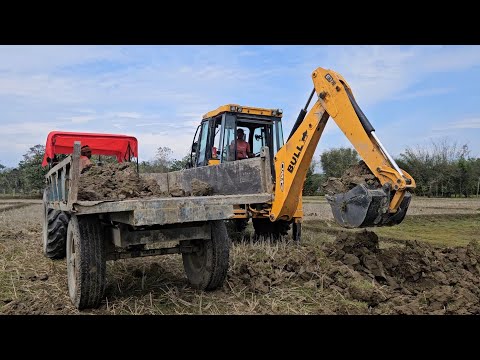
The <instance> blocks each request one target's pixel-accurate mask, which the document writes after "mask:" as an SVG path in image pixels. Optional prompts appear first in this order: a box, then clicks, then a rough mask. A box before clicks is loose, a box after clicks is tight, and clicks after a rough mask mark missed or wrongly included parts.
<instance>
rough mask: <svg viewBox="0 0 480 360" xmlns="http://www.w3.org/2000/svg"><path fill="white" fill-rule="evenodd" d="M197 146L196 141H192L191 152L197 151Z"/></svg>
mask: <svg viewBox="0 0 480 360" xmlns="http://www.w3.org/2000/svg"><path fill="white" fill-rule="evenodd" d="M197 146H198V142H196V141H195V142H194V143H193V145H192V153H196V152H197Z"/></svg>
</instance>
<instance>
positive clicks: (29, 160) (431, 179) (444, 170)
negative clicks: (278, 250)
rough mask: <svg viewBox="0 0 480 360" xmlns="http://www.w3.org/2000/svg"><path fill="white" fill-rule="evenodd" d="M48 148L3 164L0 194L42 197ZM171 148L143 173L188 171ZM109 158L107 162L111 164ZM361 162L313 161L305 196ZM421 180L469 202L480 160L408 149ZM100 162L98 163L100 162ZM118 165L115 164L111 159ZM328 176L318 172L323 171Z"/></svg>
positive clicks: (327, 155) (334, 154) (444, 144)
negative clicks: (16, 164) (14, 163)
mask: <svg viewBox="0 0 480 360" xmlns="http://www.w3.org/2000/svg"><path fill="white" fill-rule="evenodd" d="M44 153H45V146H43V145H35V146H33V147H31V148H29V149H28V151H27V152H26V153H25V154H24V155H23V159H22V160H21V161H20V162H19V164H18V166H17V167H15V168H8V167H5V166H4V165H2V164H1V163H0V194H23V195H38V194H41V193H42V192H43V188H44V176H45V174H46V173H47V171H48V167H45V168H44V167H42V166H41V164H42V160H43V155H44ZM172 154H173V152H172V150H171V149H170V148H168V147H159V148H158V149H157V152H156V154H155V157H154V158H153V159H152V160H149V161H141V162H140V163H139V171H140V172H168V171H175V170H181V169H184V168H185V166H186V164H187V162H188V161H189V155H186V156H184V157H183V158H182V159H175V158H173V156H172ZM105 160H107V161H108V159H103V158H102V161H105ZM359 160H360V157H359V156H358V154H357V152H356V151H355V150H354V149H351V148H345V147H341V148H334V149H330V150H326V151H324V152H323V153H322V154H321V155H320V156H319V158H318V159H313V161H312V164H311V166H310V167H309V169H308V172H307V176H306V179H305V183H304V187H303V195H323V191H322V184H323V183H324V182H325V181H326V180H327V179H328V178H329V177H341V176H342V174H343V172H344V171H345V169H346V168H347V167H349V166H350V165H352V164H355V163H357V162H358V161H359ZM395 160H396V161H397V163H398V165H399V166H400V167H401V168H402V169H404V170H405V171H407V172H408V173H409V174H410V175H411V176H412V177H413V178H414V179H415V181H416V183H417V187H416V189H415V190H414V193H415V194H416V195H420V196H429V197H451V196H455V197H460V196H463V197H469V196H472V195H478V193H479V190H480V158H477V157H472V156H471V155H470V150H469V149H468V146H467V145H462V146H458V144H457V143H452V142H449V141H448V140H446V139H443V140H439V141H436V142H432V143H431V144H430V145H428V146H416V147H408V148H407V149H406V150H405V151H404V152H402V153H401V154H400V155H399V157H398V158H396V159H395ZM94 161H95V159H94ZM110 161H114V159H110ZM318 166H321V168H322V171H321V172H318V171H317V167H318Z"/></svg>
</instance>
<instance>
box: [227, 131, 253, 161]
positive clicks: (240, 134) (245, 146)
mask: <svg viewBox="0 0 480 360" xmlns="http://www.w3.org/2000/svg"><path fill="white" fill-rule="evenodd" d="M244 137H245V132H244V131H243V129H237V160H243V159H248V158H251V157H253V153H252V152H251V151H250V144H249V143H248V141H245V140H244ZM234 146H235V141H232V143H231V144H230V148H231V149H232V152H233V147H234Z"/></svg>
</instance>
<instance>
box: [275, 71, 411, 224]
mask: <svg viewBox="0 0 480 360" xmlns="http://www.w3.org/2000/svg"><path fill="white" fill-rule="evenodd" d="M312 79H313V83H314V91H313V92H312V95H314V93H316V94H317V96H318V99H317V101H316V102H315V104H314V105H313V107H312V109H311V110H310V111H309V112H308V113H306V108H307V106H308V103H307V106H306V107H305V109H304V110H302V111H303V116H302V113H301V115H300V116H299V118H298V119H297V122H296V123H295V125H294V127H293V129H292V133H291V134H290V137H289V139H288V140H287V142H286V144H285V145H284V146H283V147H282V148H281V149H280V150H279V151H278V153H277V154H276V156H275V158H274V166H275V174H276V175H275V176H276V185H275V198H274V201H273V203H272V208H271V211H270V220H271V221H275V220H277V219H282V220H291V219H292V217H293V216H294V213H295V211H296V210H297V205H298V203H299V199H300V198H301V195H302V188H303V183H304V181H305V176H306V173H307V170H308V168H309V166H310V164H311V161H312V157H313V154H314V152H315V149H316V147H317V144H318V141H319V140H320V137H321V135H322V132H323V130H324V128H325V125H326V124H327V121H328V119H329V117H332V118H333V119H334V121H335V123H336V124H337V125H338V126H339V127H340V129H341V130H342V132H343V133H344V134H345V136H346V137H347V138H348V139H349V140H350V142H351V143H352V145H353V146H354V147H355V149H356V150H357V152H358V154H359V155H360V156H361V157H362V159H363V160H364V161H365V163H366V165H367V166H368V168H369V169H370V170H371V171H372V173H373V174H374V175H375V177H377V178H378V179H379V181H380V183H381V184H382V186H383V188H382V189H383V192H382V191H380V190H377V191H376V192H375V191H370V190H368V189H366V188H365V189H364V188H361V189H360V188H358V189H357V190H356V192H352V193H351V194H349V195H348V196H347V195H345V196H343V195H342V196H343V197H337V198H336V199H335V201H337V203H338V204H340V205H338V204H337V205H338V206H337V205H336V206H337V208H338V209H337V208H334V205H333V203H332V202H330V203H331V205H332V208H334V216H335V217H336V220H337V221H339V218H340V217H341V218H342V219H340V222H342V221H343V222H344V223H343V225H345V226H347V227H357V226H360V224H361V226H369V225H384V224H389V221H388V219H389V216H390V217H391V216H393V214H395V213H397V211H398V210H399V209H400V210H402V211H403V212H405V211H406V208H407V207H408V204H409V201H410V199H409V198H408V201H407V199H404V197H405V194H406V190H408V189H409V188H414V187H415V180H414V179H413V178H412V177H411V176H410V175H409V174H408V173H407V172H406V171H405V170H402V169H400V168H399V167H398V165H397V164H396V163H395V161H394V159H393V158H392V157H391V156H390V155H389V154H388V152H387V151H386V149H385V148H384V147H383V145H382V144H381V142H380V140H379V139H378V138H377V137H376V135H375V131H374V128H373V126H372V125H371V124H370V122H369V121H368V119H367V118H366V117H365V115H364V114H363V112H362V111H361V110H360V108H359V107H358V105H357V103H356V102H355V98H354V97H353V94H352V91H351V89H350V86H349V85H348V83H347V81H346V80H345V79H344V78H343V77H342V76H341V75H340V74H338V73H336V72H335V71H332V70H327V69H323V68H318V69H316V70H315V71H314V72H313V73H312ZM310 98H311V97H310ZM305 114H306V116H305ZM360 200H362V201H364V204H366V203H367V202H368V204H367V205H366V208H365V209H364V211H365V214H364V215H365V217H370V218H371V219H372V221H362V222H357V221H353V223H354V224H348V222H347V221H346V220H345V219H344V217H345V216H344V215H345V214H347V212H348V211H349V213H348V214H347V215H350V216H352V215H353V213H354V212H355V211H358V212H360V210H358V209H357V207H358V206H360V205H362V203H361V201H360ZM329 201H330V199H329ZM359 204H360V205H359ZM372 204H373V205H372ZM374 206H375V207H376V208H373V207H374ZM335 210H338V211H339V213H338V214H335ZM347 210H348V211H347ZM367 213H368V216H367ZM362 216H363V215H362ZM404 216H405V214H404V213H403V214H402V215H398V216H397V218H398V217H401V219H400V221H401V220H402V219H403V217H404ZM381 217H382V219H383V220H381V219H380V218H381ZM396 221H397V223H398V222H400V221H398V219H397V220H396ZM393 223H395V222H393Z"/></svg>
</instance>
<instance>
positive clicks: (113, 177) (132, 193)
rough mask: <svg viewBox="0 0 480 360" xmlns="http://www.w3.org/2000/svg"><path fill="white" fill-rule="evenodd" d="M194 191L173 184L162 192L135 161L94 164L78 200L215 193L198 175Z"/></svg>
mask: <svg viewBox="0 0 480 360" xmlns="http://www.w3.org/2000/svg"><path fill="white" fill-rule="evenodd" d="M191 188H192V191H187V190H186V189H183V188H181V187H180V186H179V185H172V187H171V188H170V189H169V191H168V193H167V192H163V191H162V190H161V189H160V186H159V185H158V183H157V182H156V181H155V180H154V179H144V178H143V177H141V176H139V174H138V173H137V171H136V165H135V164H133V163H113V164H105V165H102V166H93V167H91V168H90V169H89V170H88V171H86V172H84V173H83V174H82V175H81V176H80V182H79V189H78V200H90V201H94V200H125V199H131V198H149V197H171V196H172V197H183V196H205V195H212V194H213V189H212V187H211V186H210V185H209V184H207V183H205V182H203V181H200V180H198V179H193V181H192V182H191Z"/></svg>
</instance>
